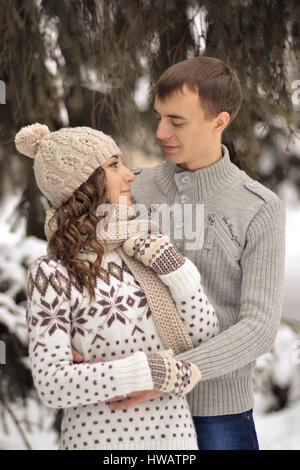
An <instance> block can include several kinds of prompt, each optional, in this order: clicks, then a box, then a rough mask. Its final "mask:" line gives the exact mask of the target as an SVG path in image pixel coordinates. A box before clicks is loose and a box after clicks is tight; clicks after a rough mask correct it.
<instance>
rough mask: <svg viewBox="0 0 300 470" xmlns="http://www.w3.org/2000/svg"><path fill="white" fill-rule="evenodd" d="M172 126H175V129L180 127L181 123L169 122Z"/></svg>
mask: <svg viewBox="0 0 300 470" xmlns="http://www.w3.org/2000/svg"><path fill="white" fill-rule="evenodd" d="M171 123H172V125H173V126H175V127H179V126H182V124H183V123H182V122H174V121H171Z"/></svg>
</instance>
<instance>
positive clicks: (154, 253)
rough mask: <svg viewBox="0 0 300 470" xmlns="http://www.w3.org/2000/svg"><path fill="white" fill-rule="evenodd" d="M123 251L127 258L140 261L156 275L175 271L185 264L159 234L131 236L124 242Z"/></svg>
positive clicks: (179, 255) (177, 252) (168, 242)
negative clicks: (130, 257)
mask: <svg viewBox="0 0 300 470" xmlns="http://www.w3.org/2000/svg"><path fill="white" fill-rule="evenodd" d="M123 249H124V251H125V253H126V254H127V255H128V256H132V257H134V258H136V259H137V260H138V261H141V262H142V263H143V264H144V265H146V266H149V267H150V268H152V269H153V270H154V271H155V272H156V273H157V274H168V273H170V272H172V271H176V269H178V268H180V267H181V266H182V265H183V264H184V262H185V258H184V257H183V256H182V255H181V254H180V253H179V251H178V250H177V248H176V247H175V246H174V245H173V244H172V243H171V241H170V239H169V238H168V237H167V236H166V235H162V234H161V233H155V234H147V235H142V236H141V235H135V236H132V237H130V238H128V240H126V241H125V242H124V244H123Z"/></svg>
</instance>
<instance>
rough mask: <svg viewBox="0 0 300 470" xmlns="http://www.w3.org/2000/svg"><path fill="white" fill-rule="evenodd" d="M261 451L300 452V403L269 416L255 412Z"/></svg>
mask: <svg viewBox="0 0 300 470" xmlns="http://www.w3.org/2000/svg"><path fill="white" fill-rule="evenodd" d="M254 421H255V425H256V432H257V437H258V441H259V445H260V450H300V401H296V402H295V403H294V404H292V405H290V406H289V407H287V408H285V409H283V410H281V411H276V412H273V413H268V414H260V413H256V412H255V411H254Z"/></svg>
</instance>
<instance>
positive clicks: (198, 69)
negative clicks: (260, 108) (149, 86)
mask: <svg viewBox="0 0 300 470" xmlns="http://www.w3.org/2000/svg"><path fill="white" fill-rule="evenodd" d="M184 85H186V86H187V87H188V88H189V89H190V90H191V91H194V92H198V95H199V98H200V100H201V103H202V105H203V107H204V110H205V117H206V119H212V118H214V117H216V116H217V115H218V114H219V113H220V112H222V111H226V112H227V113H229V115H230V122H232V121H233V119H234V118H235V117H236V115H237V113H238V111H239V109H240V106H241V103H242V100H243V94H242V89H241V85H240V82H239V80H238V78H237V75H236V73H235V72H233V71H231V70H230V69H229V67H228V66H227V65H226V64H224V62H222V61H221V60H219V59H216V58H214V57H205V56H201V57H194V58H192V59H187V60H184V61H182V62H178V63H177V64H175V65H172V66H171V67H169V68H168V69H167V70H166V71H165V72H164V73H163V74H162V75H161V76H160V78H159V80H158V82H157V83H156V86H155V90H154V92H155V95H156V96H157V97H158V98H159V99H160V100H164V99H165V98H167V97H169V96H170V95H172V94H173V93H174V92H175V91H179V90H182V88H183V86H184Z"/></svg>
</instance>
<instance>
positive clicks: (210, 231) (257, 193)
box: [112, 57, 285, 450]
mask: <svg viewBox="0 0 300 470" xmlns="http://www.w3.org/2000/svg"><path fill="white" fill-rule="evenodd" d="M241 102H242V92H241V88H240V84H239V82H238V79H237V77H236V75H235V73H233V72H232V71H231V70H230V69H229V68H228V67H227V66H226V65H225V64H224V63H223V62H221V61H220V60H218V59H215V58H211V57H196V58H193V59H188V60H186V61H183V62H180V63H178V64H175V65H173V66H172V67H170V68H169V69H167V70H166V71H165V72H164V73H163V74H162V76H161V77H160V79H159V80H158V83H157V85H156V88H155V103H154V112H155V114H156V116H157V119H158V127H157V132H156V137H157V138H158V139H159V140H160V141H161V142H162V145H163V148H164V152H165V156H166V161H164V162H163V163H162V164H161V165H158V166H157V167H155V168H147V169H137V171H136V174H137V178H136V180H135V182H134V183H133V184H132V190H133V196H134V198H135V200H136V201H137V202H138V203H142V204H145V205H147V206H148V207H149V208H151V205H153V204H160V205H161V204H167V205H169V206H172V205H174V204H179V205H181V206H182V207H184V206H185V205H187V204H190V205H193V206H195V205H197V204H198V205H201V204H202V205H203V206H204V239H203V243H202V244H200V245H199V249H188V248H187V244H186V240H184V239H181V240H180V239H179V240H177V239H175V238H174V234H170V238H171V239H172V240H173V241H174V243H175V244H176V245H177V247H178V248H179V250H180V251H181V253H182V254H183V255H184V256H186V257H189V258H190V259H191V260H192V261H193V262H194V263H195V264H196V265H197V267H198V269H199V271H200V273H201V278H202V282H203V286H204V288H205V291H206V294H207V296H208V298H209V300H210V302H211V303H212V305H213V306H214V309H215V312H216V314H217V316H218V319H219V323H220V327H221V333H220V334H219V335H218V336H216V337H215V338H213V339H211V340H210V341H208V342H207V343H205V344H202V345H199V347H196V348H194V349H192V350H189V351H187V352H185V353H182V354H180V355H179V356H178V358H180V359H182V360H186V361H190V362H193V363H194V364H196V365H197V366H198V367H199V369H200V370H201V373H202V380H201V381H200V382H199V384H198V385H197V386H196V387H195V388H194V390H193V391H192V392H191V393H190V395H189V404H190V407H191V411H192V414H193V416H194V423H195V427H196V431H197V436H198V444H199V449H200V450H201V449H237V450H238V449H258V442H257V436H256V431H255V425H254V421H253V416H252V408H253V390H252V373H253V368H254V364H255V360H256V359H257V358H258V357H259V356H261V355H263V354H265V353H267V352H268V351H269V350H270V349H271V348H272V345H273V343H274V340H275V337H276V334H277V330H278V327H279V323H280V317H281V308H282V302H283V276H284V251H285V210H284V205H283V203H282V202H281V201H280V200H279V198H278V197H277V196H276V195H275V194H274V193H273V192H271V191H270V190H268V189H267V188H265V187H264V186H262V185H261V184H260V183H258V182H256V181H254V180H252V179H251V178H250V177H248V176H247V175H246V173H245V172H243V171H241V170H240V169H239V168H238V167H237V166H235V165H234V164H233V163H231V161H230V156H229V153H228V150H227V148H226V147H225V146H224V145H222V143H221V142H222V141H221V139H222V133H223V131H224V130H225V129H226V128H227V127H228V125H230V123H231V122H232V121H233V119H234V118H235V117H236V115H237V113H238V110H239V108H240V105H241ZM184 222H186V221H184ZM154 396H155V393H153V392H148V391H145V392H136V393H133V394H131V395H130V396H129V399H128V401H127V402H123V403H118V404H114V405H112V406H113V407H114V408H126V407H129V406H133V405H134V404H136V403H139V402H141V401H145V400H148V399H151V398H153V397H154Z"/></svg>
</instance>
